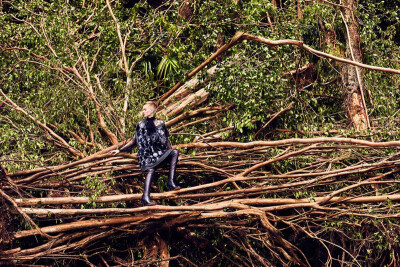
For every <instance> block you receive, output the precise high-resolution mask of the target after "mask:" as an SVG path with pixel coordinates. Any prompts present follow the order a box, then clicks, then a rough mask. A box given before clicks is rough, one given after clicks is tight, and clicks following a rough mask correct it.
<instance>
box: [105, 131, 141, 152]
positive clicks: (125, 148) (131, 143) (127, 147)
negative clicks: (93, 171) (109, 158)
mask: <svg viewBox="0 0 400 267" xmlns="http://www.w3.org/2000/svg"><path fill="white" fill-rule="evenodd" d="M135 145H136V135H134V136H133V137H132V138H131V140H129V141H128V143H126V144H125V145H123V146H122V147H120V148H119V149H115V150H111V151H110V154H112V155H117V154H118V153H119V152H125V151H129V150H131V149H132V147H133V146H135Z"/></svg>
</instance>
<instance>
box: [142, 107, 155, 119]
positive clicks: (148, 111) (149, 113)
mask: <svg viewBox="0 0 400 267" xmlns="http://www.w3.org/2000/svg"><path fill="white" fill-rule="evenodd" d="M154 112H155V108H154V107H153V106H152V105H144V106H143V115H144V116H145V117H146V118H151V117H153V116H154Z"/></svg>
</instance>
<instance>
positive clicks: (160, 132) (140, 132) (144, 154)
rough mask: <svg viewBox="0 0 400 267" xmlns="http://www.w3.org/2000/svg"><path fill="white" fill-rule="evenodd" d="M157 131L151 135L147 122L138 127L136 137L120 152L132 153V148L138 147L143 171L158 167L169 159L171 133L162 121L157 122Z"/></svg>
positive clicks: (155, 123)
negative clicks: (169, 137)
mask: <svg viewBox="0 0 400 267" xmlns="http://www.w3.org/2000/svg"><path fill="white" fill-rule="evenodd" d="M154 125H155V127H156V131H155V132H153V133H151V132H149V131H148V129H147V128H146V123H145V120H142V121H140V122H139V123H138V125H137V126H136V131H135V136H134V137H133V138H132V139H131V140H130V141H129V142H128V143H126V144H125V145H124V146H122V147H121V148H120V149H119V151H121V152H123V151H130V150H132V147H133V146H135V145H137V146H138V161H139V166H140V169H141V170H142V171H146V170H148V169H151V168H155V167H157V166H158V165H159V164H160V163H161V162H163V160H164V159H165V158H166V157H168V155H169V154H170V152H171V151H172V150H171V149H168V136H169V132H168V130H167V128H166V127H165V123H164V122H163V121H162V120H155V121H154Z"/></svg>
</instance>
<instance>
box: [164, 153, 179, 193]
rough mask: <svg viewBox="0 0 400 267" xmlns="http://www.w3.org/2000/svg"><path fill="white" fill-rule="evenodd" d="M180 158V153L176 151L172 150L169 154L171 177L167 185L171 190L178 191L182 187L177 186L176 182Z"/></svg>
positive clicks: (169, 176)
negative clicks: (176, 171)
mask: <svg viewBox="0 0 400 267" xmlns="http://www.w3.org/2000/svg"><path fill="white" fill-rule="evenodd" d="M178 156H179V151H178V150H176V149H172V151H171V153H170V154H169V158H170V159H171V161H170V165H169V175H168V183H167V185H168V188H169V190H178V189H180V188H181V187H180V186H177V185H176V184H175V181H174V178H175V170H176V164H177V163H178Z"/></svg>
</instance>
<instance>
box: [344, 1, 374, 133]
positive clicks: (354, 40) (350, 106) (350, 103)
mask: <svg viewBox="0 0 400 267" xmlns="http://www.w3.org/2000/svg"><path fill="white" fill-rule="evenodd" d="M356 4H357V3H356V1H355V0H344V1H343V5H344V6H346V7H347V8H343V9H342V18H343V22H344V23H345V26H346V34H345V36H346V57H347V58H350V59H352V60H353V61H357V62H362V54H361V48H360V32H359V28H358V24H357V21H356V20H355V17H354V13H353V10H354V9H355V8H356ZM342 86H343V94H344V98H345V102H344V103H345V107H346V111H347V114H348V117H349V119H350V121H351V123H352V125H353V127H354V128H355V129H356V130H358V131H364V130H366V129H367V128H368V127H369V126H370V125H369V118H368V112H367V108H366V105H365V100H364V94H363V75H362V70H361V68H359V67H356V66H353V65H349V64H345V65H343V68H342Z"/></svg>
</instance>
